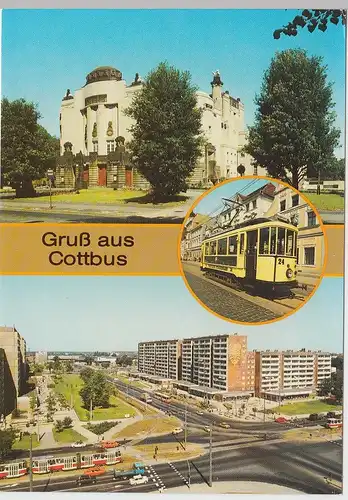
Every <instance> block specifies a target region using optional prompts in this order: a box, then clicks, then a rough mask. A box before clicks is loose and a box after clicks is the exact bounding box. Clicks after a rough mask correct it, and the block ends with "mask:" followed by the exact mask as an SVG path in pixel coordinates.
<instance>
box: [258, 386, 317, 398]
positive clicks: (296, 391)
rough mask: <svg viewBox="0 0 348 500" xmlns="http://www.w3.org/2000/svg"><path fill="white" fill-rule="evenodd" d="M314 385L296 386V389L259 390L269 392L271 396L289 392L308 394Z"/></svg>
mask: <svg viewBox="0 0 348 500" xmlns="http://www.w3.org/2000/svg"><path fill="white" fill-rule="evenodd" d="M313 390H314V387H304V388H300V387H299V388H296V389H282V390H281V391H278V390H277V391H268V390H263V391H261V393H262V394H271V395H272V396H273V395H274V396H279V395H281V396H286V395H291V394H308V393H309V392H313Z"/></svg>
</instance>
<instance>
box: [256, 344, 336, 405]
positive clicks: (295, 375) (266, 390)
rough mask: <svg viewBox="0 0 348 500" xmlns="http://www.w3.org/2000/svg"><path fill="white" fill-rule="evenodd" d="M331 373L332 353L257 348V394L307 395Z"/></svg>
mask: <svg viewBox="0 0 348 500" xmlns="http://www.w3.org/2000/svg"><path fill="white" fill-rule="evenodd" d="M330 376H331V354H329V353H322V352H320V351H319V352H314V351H306V350H305V349H302V350H300V351H270V350H266V351H256V352H255V395H256V396H262V397H266V398H268V399H280V398H282V397H291V396H294V397H296V396H298V397H301V396H303V397H304V396H308V395H309V394H312V393H314V392H315V390H316V388H317V386H318V384H319V383H320V382H321V380H323V379H325V378H329V377H330Z"/></svg>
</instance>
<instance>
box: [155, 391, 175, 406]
mask: <svg viewBox="0 0 348 500" xmlns="http://www.w3.org/2000/svg"><path fill="white" fill-rule="evenodd" d="M154 396H155V397H156V398H157V399H160V400H161V401H162V402H163V403H170V402H171V397H170V396H169V395H168V394H163V393H162V392H155V393H154Z"/></svg>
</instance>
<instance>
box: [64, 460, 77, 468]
mask: <svg viewBox="0 0 348 500" xmlns="http://www.w3.org/2000/svg"><path fill="white" fill-rule="evenodd" d="M63 469H64V470H71V469H76V463H75V462H74V457H65V458H64V467H63Z"/></svg>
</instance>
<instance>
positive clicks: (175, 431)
mask: <svg viewBox="0 0 348 500" xmlns="http://www.w3.org/2000/svg"><path fill="white" fill-rule="evenodd" d="M182 431H183V430H182V428H181V427H177V428H176V429H174V430H173V434H180V432H182Z"/></svg>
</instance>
